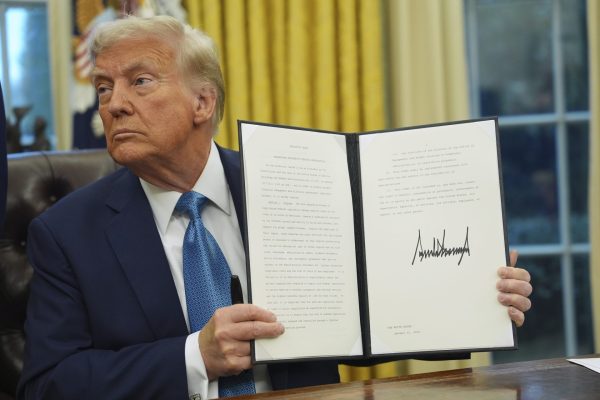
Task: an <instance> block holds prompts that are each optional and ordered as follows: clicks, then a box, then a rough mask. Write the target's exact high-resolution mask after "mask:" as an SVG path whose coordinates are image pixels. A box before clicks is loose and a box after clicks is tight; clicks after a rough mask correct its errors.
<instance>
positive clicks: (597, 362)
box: [567, 358, 600, 373]
mask: <svg viewBox="0 0 600 400" xmlns="http://www.w3.org/2000/svg"><path fill="white" fill-rule="evenodd" d="M567 361H569V362H572V363H573V364H579V365H581V366H584V367H586V368H589V369H591V370H592V371H594V372H598V373H600V358H568V359H567Z"/></svg>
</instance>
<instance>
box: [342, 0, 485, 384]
mask: <svg viewBox="0 0 600 400" xmlns="http://www.w3.org/2000/svg"><path fill="white" fill-rule="evenodd" d="M463 12H464V9H463V1H462V0H384V1H383V14H384V15H386V16H387V17H386V18H387V19H386V20H385V23H386V24H385V25H386V27H387V29H386V31H385V33H384V35H385V37H386V41H387V48H386V50H387V55H388V59H389V60H388V66H387V71H388V76H387V78H388V81H389V103H390V104H389V110H390V120H391V125H392V126H393V127H403V126H412V125H419V124H431V123H435V122H444V121H452V120H460V119H466V118H468V117H469V106H468V86H467V68H466V50H465V36H464V21H463V19H464V18H463ZM488 364H489V354H487V353H473V354H472V358H471V360H464V361H415V360H409V361H401V362H396V363H386V364H381V365H378V366H376V367H371V368H368V367H364V368H352V369H351V370H349V372H350V374H349V376H348V378H349V379H351V380H353V379H370V378H378V377H388V376H396V375H406V374H414V373H423V372H431V371H441V370H446V369H456V368H468V367H474V366H482V365H488Z"/></svg>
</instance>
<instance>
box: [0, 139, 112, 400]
mask: <svg viewBox="0 0 600 400" xmlns="http://www.w3.org/2000/svg"><path fill="white" fill-rule="evenodd" d="M117 168H119V166H118V165H117V164H115V162H114V161H113V160H112V159H111V158H110V156H109V155H108V153H107V152H106V150H104V149H101V150H77V151H69V152H51V151H50V152H32V153H20V154H11V155H9V156H8V194H7V201H6V221H5V224H4V227H3V230H2V231H1V232H0V400H4V399H12V398H14V396H15V392H16V387H17V382H18V380H19V376H20V374H21V370H22V368H23V348H24V343H25V335H24V332H23V323H24V322H25V311H26V305H27V296H28V292H29V280H30V279H31V275H32V269H31V266H30V265H29V262H28V260H27V254H26V245H27V227H28V226H29V223H30V222H31V220H32V219H33V218H35V217H36V216H37V215H38V214H40V213H41V212H43V211H44V210H46V209H47V208H48V207H50V206H52V204H54V203H56V202H57V201H58V200H60V198H61V197H63V196H65V195H67V194H68V193H70V192H72V191H73V190H75V189H77V188H79V187H81V186H84V185H86V184H88V183H91V182H93V181H95V180H97V179H99V178H101V177H103V176H105V175H108V174H109V173H111V172H113V171H115V170H116V169H117Z"/></svg>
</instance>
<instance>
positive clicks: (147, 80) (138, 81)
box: [134, 77, 151, 86]
mask: <svg viewBox="0 0 600 400" xmlns="http://www.w3.org/2000/svg"><path fill="white" fill-rule="evenodd" d="M150 81H151V79H150V78H146V77H138V78H136V79H135V83H134V84H135V85H136V86H142V85H147V84H148V83H150Z"/></svg>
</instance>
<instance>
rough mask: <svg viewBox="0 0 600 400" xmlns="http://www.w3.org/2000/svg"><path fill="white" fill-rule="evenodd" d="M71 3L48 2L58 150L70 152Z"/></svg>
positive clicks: (71, 125) (51, 0)
mask: <svg viewBox="0 0 600 400" xmlns="http://www.w3.org/2000/svg"><path fill="white" fill-rule="evenodd" d="M71 20H72V18H71V1H64V0H49V1H48V45H49V47H50V51H49V52H48V53H49V54H50V74H51V77H52V79H51V80H50V81H51V83H52V104H53V116H54V132H55V133H56V149H57V150H69V149H71V144H72V142H73V114H72V110H71V103H70V95H69V88H70V87H71V83H70V79H71V78H70V77H71V69H72V66H71V35H72V34H73V28H72V26H71Z"/></svg>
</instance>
